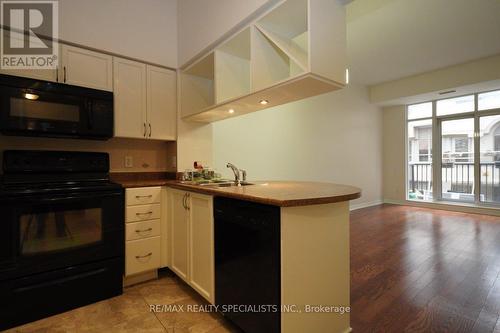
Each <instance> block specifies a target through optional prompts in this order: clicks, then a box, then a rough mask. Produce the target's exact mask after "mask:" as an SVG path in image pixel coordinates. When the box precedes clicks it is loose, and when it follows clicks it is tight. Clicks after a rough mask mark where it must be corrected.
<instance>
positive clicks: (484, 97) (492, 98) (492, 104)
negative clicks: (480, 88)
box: [478, 90, 500, 111]
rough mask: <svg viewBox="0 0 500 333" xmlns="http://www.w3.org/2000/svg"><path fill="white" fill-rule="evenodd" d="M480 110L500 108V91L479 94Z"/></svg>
mask: <svg viewBox="0 0 500 333" xmlns="http://www.w3.org/2000/svg"><path fill="white" fill-rule="evenodd" d="M478 108H479V110H480V111H482V110H491V109H498V108H500V90H497V91H492V92H488V93H484V94H479V98H478Z"/></svg>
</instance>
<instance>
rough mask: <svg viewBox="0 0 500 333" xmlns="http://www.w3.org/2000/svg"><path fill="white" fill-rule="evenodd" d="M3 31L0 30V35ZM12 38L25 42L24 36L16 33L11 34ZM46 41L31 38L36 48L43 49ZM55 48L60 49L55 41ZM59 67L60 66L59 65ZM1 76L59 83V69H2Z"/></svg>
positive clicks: (0, 70)
mask: <svg viewBox="0 0 500 333" xmlns="http://www.w3.org/2000/svg"><path fill="white" fill-rule="evenodd" d="M2 33H3V31H2V30H1V29H0V34H2ZM11 38H13V39H16V40H18V41H24V35H22V34H20V33H16V32H11ZM43 41H44V40H40V39H38V37H33V36H31V37H30V43H31V44H32V45H34V46H35V47H42V46H43V45H42V43H43ZM53 43H54V44H53V47H59V43H58V42H56V41H54V42H53ZM58 66H59V65H58ZM0 74H6V75H14V76H22V77H28V78H30V79H37V80H43V81H51V82H57V69H1V68H0Z"/></svg>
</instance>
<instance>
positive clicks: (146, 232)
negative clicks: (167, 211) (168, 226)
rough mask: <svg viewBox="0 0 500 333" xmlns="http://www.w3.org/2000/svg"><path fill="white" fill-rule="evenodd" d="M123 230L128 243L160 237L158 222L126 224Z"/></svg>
mask: <svg viewBox="0 0 500 333" xmlns="http://www.w3.org/2000/svg"><path fill="white" fill-rule="evenodd" d="M125 230H126V237H125V239H126V240H128V241H130V240H135V239H143V238H148V237H153V236H160V220H150V221H143V222H134V223H127V225H126V228H125Z"/></svg>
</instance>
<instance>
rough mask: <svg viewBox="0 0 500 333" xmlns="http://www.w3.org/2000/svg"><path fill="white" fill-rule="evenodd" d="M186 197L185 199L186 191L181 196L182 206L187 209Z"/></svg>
mask: <svg viewBox="0 0 500 333" xmlns="http://www.w3.org/2000/svg"><path fill="white" fill-rule="evenodd" d="M186 199H187V193H184V196H183V197H182V207H183V208H184V209H187V207H186Z"/></svg>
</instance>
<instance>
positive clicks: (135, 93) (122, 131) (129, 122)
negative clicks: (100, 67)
mask: <svg viewBox="0 0 500 333" xmlns="http://www.w3.org/2000/svg"><path fill="white" fill-rule="evenodd" d="M113 81H114V101H115V105H114V108H115V136H117V137H125V138H145V137H146V135H147V133H148V126H147V119H146V103H147V99H146V65H145V64H143V63H140V62H137V61H131V60H127V59H122V58H117V57H113Z"/></svg>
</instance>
